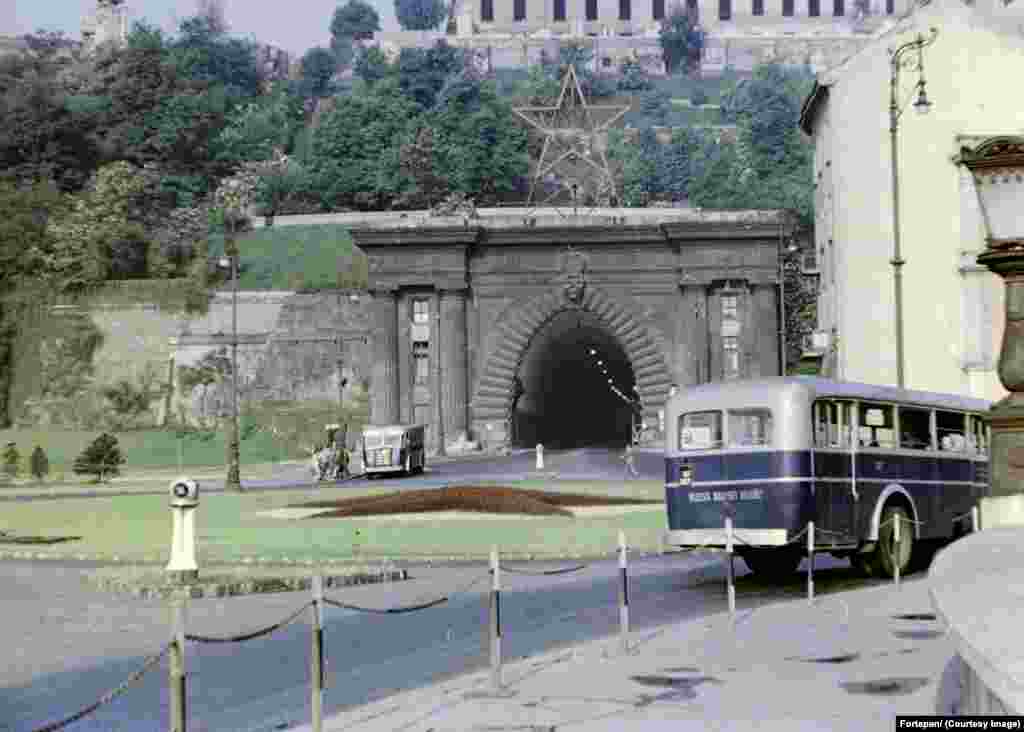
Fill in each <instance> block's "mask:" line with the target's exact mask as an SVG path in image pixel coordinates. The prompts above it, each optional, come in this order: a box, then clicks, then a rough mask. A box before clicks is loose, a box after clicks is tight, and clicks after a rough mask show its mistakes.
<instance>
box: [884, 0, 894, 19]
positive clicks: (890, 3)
mask: <svg viewBox="0 0 1024 732" xmlns="http://www.w3.org/2000/svg"><path fill="white" fill-rule="evenodd" d="M895 12H896V0H885V14H886V15H892V14H893V13H895Z"/></svg>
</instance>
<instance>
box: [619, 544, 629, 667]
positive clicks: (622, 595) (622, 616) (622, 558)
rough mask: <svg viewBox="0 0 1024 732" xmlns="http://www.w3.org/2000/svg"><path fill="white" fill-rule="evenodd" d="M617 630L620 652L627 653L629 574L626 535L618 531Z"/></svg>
mask: <svg viewBox="0 0 1024 732" xmlns="http://www.w3.org/2000/svg"><path fill="white" fill-rule="evenodd" d="M619 576H620V580H621V581H620V584H619V630H620V632H621V634H622V652H623V653H629V572H628V571H627V568H626V533H625V532H624V531H619Z"/></svg>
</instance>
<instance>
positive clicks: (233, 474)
mask: <svg viewBox="0 0 1024 732" xmlns="http://www.w3.org/2000/svg"><path fill="white" fill-rule="evenodd" d="M234 228H235V223H234V220H233V219H232V220H230V221H229V222H228V232H229V233H228V237H229V240H230V249H231V251H230V252H228V257H229V258H230V260H231V434H230V436H229V438H228V475H227V481H225V483H226V484H225V488H226V489H227V490H236V491H240V490H241V489H242V483H241V478H240V476H239V465H238V463H239V455H238V251H237V249H236V247H237V242H236V241H235V232H234Z"/></svg>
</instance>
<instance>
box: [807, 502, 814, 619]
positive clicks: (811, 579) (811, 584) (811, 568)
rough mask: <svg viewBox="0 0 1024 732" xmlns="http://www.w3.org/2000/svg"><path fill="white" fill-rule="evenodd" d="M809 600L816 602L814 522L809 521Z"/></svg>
mask: <svg viewBox="0 0 1024 732" xmlns="http://www.w3.org/2000/svg"><path fill="white" fill-rule="evenodd" d="M807 602H814V522H813V521H808V522H807Z"/></svg>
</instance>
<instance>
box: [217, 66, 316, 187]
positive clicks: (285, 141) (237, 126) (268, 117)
mask: <svg viewBox="0 0 1024 732" xmlns="http://www.w3.org/2000/svg"><path fill="white" fill-rule="evenodd" d="M327 53H330V52H329V51H328V52H327ZM304 123H305V114H304V112H303V107H302V100H301V99H300V98H299V97H298V96H296V95H294V94H293V93H292V92H291V91H290V89H289V88H288V87H287V86H286V85H285V84H275V85H274V87H273V90H272V91H271V93H270V94H267V95H265V96H262V97H258V98H256V99H254V100H252V101H250V102H246V103H244V104H239V105H237V106H236V107H235V108H234V109H233V110H232V111H231V112H230V113H229V114H228V115H227V118H226V120H225V124H224V126H223V127H222V128H221V129H220V131H219V132H218V133H217V136H216V137H215V138H213V140H212V141H211V143H210V147H211V151H212V153H213V155H214V157H215V158H216V159H217V160H218V161H221V162H223V163H226V164H228V165H230V166H231V167H232V168H236V167H238V166H239V165H241V164H242V163H246V162H264V161H268V160H270V159H271V158H272V157H273V155H274V151H275V150H284V151H285V152H291V150H292V148H293V146H294V142H295V139H296V137H297V136H298V134H299V133H300V132H301V131H302V129H303V126H304Z"/></svg>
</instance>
